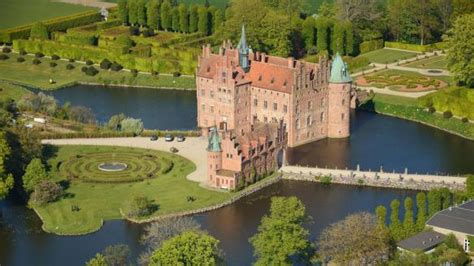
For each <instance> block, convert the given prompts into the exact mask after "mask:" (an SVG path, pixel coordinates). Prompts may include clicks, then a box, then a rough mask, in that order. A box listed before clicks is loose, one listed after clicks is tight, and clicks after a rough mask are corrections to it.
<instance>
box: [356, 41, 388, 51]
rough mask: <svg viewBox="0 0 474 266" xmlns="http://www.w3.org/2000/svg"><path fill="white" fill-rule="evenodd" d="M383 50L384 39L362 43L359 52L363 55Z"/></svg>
mask: <svg viewBox="0 0 474 266" xmlns="http://www.w3.org/2000/svg"><path fill="white" fill-rule="evenodd" d="M382 48H383V40H382V39H378V40H370V41H365V42H362V43H361V44H360V46H359V50H360V53H361V54H363V53H367V52H370V51H374V50H378V49H382Z"/></svg>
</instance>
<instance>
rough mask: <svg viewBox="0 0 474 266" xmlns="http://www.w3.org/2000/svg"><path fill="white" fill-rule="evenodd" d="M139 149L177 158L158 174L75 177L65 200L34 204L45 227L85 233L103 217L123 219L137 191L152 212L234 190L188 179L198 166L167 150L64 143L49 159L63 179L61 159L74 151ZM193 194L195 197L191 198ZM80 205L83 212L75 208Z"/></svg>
mask: <svg viewBox="0 0 474 266" xmlns="http://www.w3.org/2000/svg"><path fill="white" fill-rule="evenodd" d="M102 152H103V153H109V154H110V153H113V154H116V155H117V156H118V155H119V154H122V153H139V154H142V155H147V154H150V155H153V156H156V157H158V158H162V159H163V158H165V159H168V160H171V161H173V162H174V167H173V168H172V170H171V171H170V172H168V173H166V174H160V175H159V176H158V177H156V178H152V179H147V180H145V181H141V182H130V183H122V184H113V183H108V184H104V183H88V182H82V181H72V182H71V183H70V185H69V188H67V189H66V190H65V192H66V196H65V197H64V198H62V199H61V200H59V201H57V202H54V203H51V204H47V205H45V206H43V207H37V208H35V209H36V211H37V212H38V214H39V215H40V216H41V217H42V220H43V222H44V224H43V229H44V230H46V231H48V232H52V233H56V234H68V235H70V234H72V235H74V234H85V233H89V232H93V231H96V230H98V229H99V228H100V227H101V226H102V223H103V221H104V220H110V219H120V218H122V216H121V214H120V209H123V208H126V206H127V204H128V203H129V201H130V200H131V199H132V198H133V197H134V196H135V195H144V196H148V197H149V198H150V199H152V200H153V201H154V204H156V205H157V207H158V209H157V211H156V212H155V213H153V215H160V214H166V213H174V212H181V211H186V210H192V209H198V208H202V207H206V206H209V205H213V204H218V203H221V202H223V201H225V200H227V199H229V198H230V197H231V196H232V195H234V194H233V193H224V192H217V191H211V190H207V189H204V188H202V187H200V186H199V184H198V183H195V182H191V181H189V180H187V179H186V175H188V174H189V173H191V172H192V171H193V170H194V169H195V165H194V164H193V163H192V162H191V161H189V160H187V159H185V158H183V157H181V156H178V155H173V154H170V153H166V152H160V151H151V150H143V149H134V148H121V147H96V146H62V147H58V150H57V152H56V153H55V154H54V156H53V157H52V158H50V159H49V160H48V165H49V166H50V167H51V176H52V178H53V180H55V181H57V182H59V181H65V180H66V176H64V174H63V172H62V170H61V168H62V166H60V167H59V169H58V167H57V166H58V164H60V163H61V162H64V161H68V160H69V159H70V158H73V157H74V156H76V155H81V156H83V157H87V156H88V154H90V153H96V154H97V153H102ZM188 196H192V197H194V198H195V201H188V200H187V197H188ZM72 205H77V206H78V207H79V208H80V211H77V212H73V211H71V206H72Z"/></svg>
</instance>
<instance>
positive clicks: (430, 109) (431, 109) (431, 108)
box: [428, 106, 436, 113]
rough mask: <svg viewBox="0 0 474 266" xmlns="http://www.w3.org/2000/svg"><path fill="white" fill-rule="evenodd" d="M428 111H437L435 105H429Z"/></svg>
mask: <svg viewBox="0 0 474 266" xmlns="http://www.w3.org/2000/svg"><path fill="white" fill-rule="evenodd" d="M428 112H430V113H434V112H436V109H435V108H434V107H433V106H430V107H428Z"/></svg>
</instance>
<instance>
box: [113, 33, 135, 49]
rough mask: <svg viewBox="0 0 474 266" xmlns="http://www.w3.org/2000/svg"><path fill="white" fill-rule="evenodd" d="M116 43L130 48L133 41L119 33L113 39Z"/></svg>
mask: <svg viewBox="0 0 474 266" xmlns="http://www.w3.org/2000/svg"><path fill="white" fill-rule="evenodd" d="M115 43H116V44H117V45H120V46H123V47H125V48H127V49H130V48H131V47H132V46H133V41H132V40H131V39H130V37H128V36H127V35H120V36H118V37H117V38H116V39H115Z"/></svg>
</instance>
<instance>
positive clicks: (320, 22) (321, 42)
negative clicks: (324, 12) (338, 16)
mask: <svg viewBox="0 0 474 266" xmlns="http://www.w3.org/2000/svg"><path fill="white" fill-rule="evenodd" d="M316 29H317V38H316V47H317V50H318V53H320V52H322V51H324V50H328V42H329V40H328V36H329V34H328V32H329V21H328V19H326V18H323V17H321V18H318V19H316Z"/></svg>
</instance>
